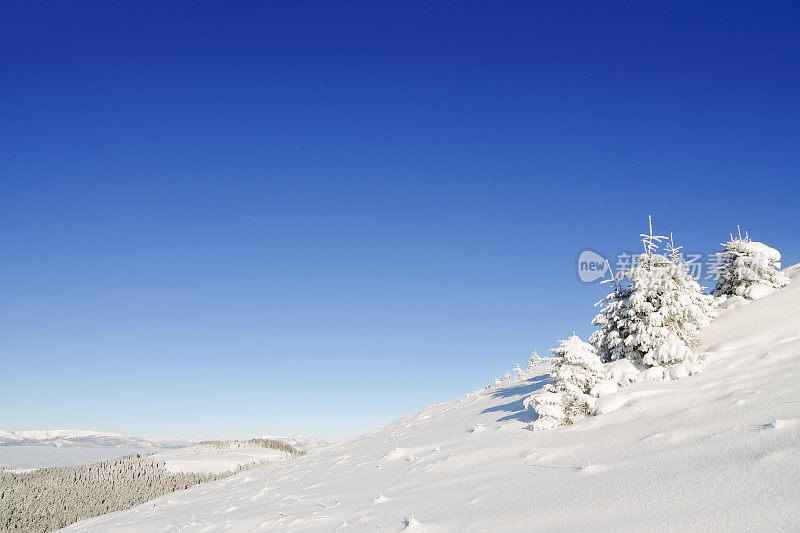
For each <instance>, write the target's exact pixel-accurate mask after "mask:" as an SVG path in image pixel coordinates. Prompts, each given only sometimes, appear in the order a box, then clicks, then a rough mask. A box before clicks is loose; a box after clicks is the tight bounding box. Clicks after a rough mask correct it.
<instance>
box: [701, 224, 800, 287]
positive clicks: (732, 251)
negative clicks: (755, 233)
mask: <svg viewBox="0 0 800 533" xmlns="http://www.w3.org/2000/svg"><path fill="white" fill-rule="evenodd" d="M722 246H723V250H722V252H719V253H718V254H717V255H718V256H720V258H721V262H720V266H719V267H718V268H717V271H716V273H717V275H718V280H717V286H716V287H715V288H714V290H713V291H712V293H711V294H713V295H714V296H718V297H719V296H734V295H736V296H742V297H743V298H747V299H748V300H756V299H758V298H761V297H763V296H766V295H767V294H769V293H771V292H773V291H775V290H776V289H781V288H783V287H785V286H786V285H788V284H789V282H790V281H791V280H790V278H789V277H788V276H785V275H783V274H781V272H780V268H781V254H780V252H778V250H776V249H775V248H771V247H769V246H767V245H766V244H764V243H760V242H756V241H751V240H750V236H749V235H748V234H747V233H746V232H745V236H744V237H742V233H741V230H739V235H738V237H734V236H733V235H731V240H730V241H728V242H726V243H723V244H722Z"/></svg>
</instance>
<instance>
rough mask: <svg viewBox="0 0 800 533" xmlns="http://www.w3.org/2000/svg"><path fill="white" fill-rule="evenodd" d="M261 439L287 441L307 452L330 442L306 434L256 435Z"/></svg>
mask: <svg viewBox="0 0 800 533" xmlns="http://www.w3.org/2000/svg"><path fill="white" fill-rule="evenodd" d="M256 438H259V439H268V440H278V441H281V442H285V443H286V444H289V445H291V446H294V447H295V448H297V449H298V450H303V451H305V452H309V451H311V450H316V449H318V448H322V447H323V446H327V445H328V444H330V442H328V441H325V440H322V439H318V438H316V437H308V436H306V435H294V436H292V437H281V436H278V435H261V436H260V437H256Z"/></svg>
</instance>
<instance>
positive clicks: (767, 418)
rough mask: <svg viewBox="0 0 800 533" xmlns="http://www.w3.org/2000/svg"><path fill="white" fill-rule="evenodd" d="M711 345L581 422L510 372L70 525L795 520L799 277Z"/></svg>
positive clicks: (695, 524)
mask: <svg viewBox="0 0 800 533" xmlns="http://www.w3.org/2000/svg"><path fill="white" fill-rule="evenodd" d="M792 276H793V277H797V270H796V269H794V271H793V272H792ZM700 338H701V341H702V342H701V344H700V346H699V347H698V348H697V352H698V353H705V354H706V355H707V359H706V363H705V365H704V368H703V372H702V373H698V374H693V375H691V376H687V377H684V378H682V379H679V380H675V381H669V382H658V381H656V382H651V381H639V382H635V383H632V384H630V385H629V386H627V387H624V388H622V389H621V390H620V391H619V392H616V393H613V394H610V395H607V396H603V397H602V398H600V399H599V400H598V402H599V403H603V404H604V405H603V406H602V409H600V412H601V413H603V414H601V415H599V416H595V417H591V418H587V419H584V420H581V421H580V422H578V423H576V424H574V425H572V426H566V427H559V428H556V429H554V430H552V431H546V432H534V431H528V430H527V429H525V428H526V427H527V426H528V425H529V423H530V422H531V417H532V416H535V415H534V414H533V413H532V412H531V411H526V410H525V409H524V408H523V401H524V399H525V398H526V397H527V396H529V395H530V394H531V393H533V392H534V391H536V390H538V389H540V388H541V387H542V386H543V385H544V384H545V383H546V382H547V379H548V376H547V375H545V374H542V375H539V376H533V377H529V378H527V379H518V380H515V379H513V378H512V379H508V380H505V381H503V382H502V385H501V386H499V387H491V388H487V389H484V390H480V391H477V392H473V393H471V394H468V395H466V396H464V397H463V398H461V399H458V400H455V401H451V402H447V403H443V404H438V405H433V406H431V407H428V408H426V409H423V410H422V411H420V412H418V413H416V414H414V415H411V416H409V417H406V418H404V419H402V420H398V421H396V422H392V423H391V424H387V425H385V426H382V427H380V428H378V429H377V430H375V431H373V432H371V433H369V434H366V435H362V436H359V437H355V438H352V439H348V440H345V441H341V442H338V443H335V444H332V445H330V446H327V447H325V448H321V449H319V450H317V451H315V452H312V453H309V454H308V455H306V456H304V457H300V458H296V459H291V460H289V461H284V462H281V463H277V464H273V465H268V466H266V467H264V468H260V469H257V470H253V471H250V472H246V473H243V474H239V475H236V476H233V477H230V478H228V479H225V480H221V481H216V482H212V483H207V484H203V485H200V486H197V487H193V488H190V489H188V490H186V491H181V492H179V493H174V494H170V495H167V496H163V497H161V498H158V499H156V500H154V501H152V502H149V503H148V504H146V505H143V506H139V507H137V508H135V509H131V510H128V511H125V512H121V513H114V514H112V515H108V516H102V517H97V518H93V519H90V520H86V521H83V522H80V523H78V524H75V525H73V526H71V527H70V528H68V530H69V531H74V532H77V531H80V532H106V531H109V530H112V531H121V532H130V531H135V532H153V531H163V532H171V531H203V532H211V531H227V532H230V531H238V532H258V531H273V530H279V531H331V530H334V529H336V528H339V527H345V528H346V529H345V530H346V531H374V530H376V528H377V527H378V526H380V527H381V528H383V530H388V531H399V530H403V529H419V530H421V531H465V530H466V531H552V530H561V531H563V530H577V531H589V530H595V531H596V530H602V531H608V530H616V531H652V530H654V529H658V530H665V529H666V530H688V529H694V530H698V531H721V530H722V531H731V530H753V531H776V530H778V531H780V530H784V531H789V530H793V529H796V525H797V524H798V523H800V510H798V507H797V502H798V501H800V484H799V483H798V482H797V480H798V479H800V387H798V383H800V364H799V363H800V283H792V284H790V285H789V286H787V287H786V288H784V289H781V290H779V291H776V292H774V293H773V294H770V295H768V296H766V297H764V298H762V299H760V300H756V301H752V302H750V303H748V304H746V305H744V306H742V307H739V308H736V309H723V310H722V311H721V312H720V316H719V317H718V318H716V319H715V321H714V322H713V323H712V324H711V325H710V326H709V327H708V328H706V329H704V330H703V331H702V332H701V333H700ZM619 370H620V376H621V379H622V378H624V376H625V375H627V374H626V372H627V370H626V369H624V368H620V369H619Z"/></svg>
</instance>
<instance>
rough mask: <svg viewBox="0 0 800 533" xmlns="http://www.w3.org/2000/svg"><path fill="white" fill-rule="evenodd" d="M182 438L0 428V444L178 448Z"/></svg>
mask: <svg viewBox="0 0 800 533" xmlns="http://www.w3.org/2000/svg"><path fill="white" fill-rule="evenodd" d="M191 444H192V443H191V442H187V441H182V440H159V439H140V438H138V437H131V436H128V435H120V434H119V433H105V432H102V431H83V430H67V429H55V430H31V431H5V430H0V446H57V447H65V446H80V447H83V448H91V447H98V448H182V447H184V446H190V445H191Z"/></svg>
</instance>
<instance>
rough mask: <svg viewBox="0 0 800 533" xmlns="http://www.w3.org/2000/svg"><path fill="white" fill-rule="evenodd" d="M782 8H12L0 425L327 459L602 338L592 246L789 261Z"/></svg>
mask: <svg viewBox="0 0 800 533" xmlns="http://www.w3.org/2000/svg"><path fill="white" fill-rule="evenodd" d="M798 22H800V7H798V5H797V4H796V3H792V2H785V3H781V2H771V3H769V4H764V3H760V2H752V3H746V2H736V3H730V2H719V3H711V2H703V3H695V2H687V3H662V4H657V5H650V3H647V4H645V3H642V2H632V3H625V2H614V3H610V2H609V3H605V4H601V3H597V2H587V3H583V2H303V1H300V2H191V3H182V2H152V3H147V2H129V3H122V2H114V3H109V2H92V3H89V2H70V3H63V2H46V3H39V2H36V3H27V2H15V3H5V4H4V5H3V7H2V8H0V44H2V50H1V51H0V60H1V61H2V65H3V68H2V71H0V101H2V106H0V109H2V112H1V113H2V115H1V119H2V125H3V126H2V128H0V186H1V188H0V218H1V219H2V222H3V231H2V232H0V250H2V252H0V254H1V255H0V258H1V259H2V260H0V283H2V289H3V290H2V301H3V305H2V307H0V365H1V366H0V379H1V380H2V386H1V387H0V405H1V406H2V407H1V408H0V428H5V429H12V430H13V429H32V428H41V429H44V428H48V429H49V428H81V429H99V430H107V431H118V432H122V433H128V434H135V435H140V436H145V437H182V438H218V437H228V438H245V437H251V436H255V435H258V434H263V433H304V434H312V435H317V436H320V437H323V438H327V439H337V438H341V437H345V436H349V435H353V434H357V433H361V432H365V431H368V430H370V429H372V428H374V427H376V426H378V425H380V424H383V423H385V422H389V421H391V420H393V419H396V418H398V417H401V416H405V415H407V414H410V413H412V412H414V411H415V410H417V409H420V408H422V407H425V406H426V405H429V404H431V403H435V402H441V401H445V400H449V399H453V398H456V397H458V396H460V395H462V394H465V393H467V392H469V391H471V390H474V389H476V388H479V387H481V386H483V385H485V384H486V383H488V382H489V381H490V380H491V379H493V378H494V377H496V376H497V375H499V374H501V373H502V372H503V371H504V370H507V369H509V368H510V367H512V366H513V365H514V364H516V363H517V362H519V363H524V361H525V360H526V359H527V356H528V354H529V352H530V351H531V350H532V349H534V348H536V349H538V350H539V351H542V352H544V351H545V350H547V349H549V348H551V347H553V346H554V345H555V343H556V341H557V340H558V339H560V338H563V337H564V336H566V335H568V334H570V333H571V332H572V331H573V330H575V331H577V332H578V333H579V334H588V333H589V332H590V331H591V326H590V325H589V320H590V319H591V317H592V316H594V314H595V311H596V310H595V309H594V308H593V307H592V305H593V303H594V302H595V301H596V300H598V299H599V298H600V297H601V296H602V293H603V290H602V288H601V287H599V286H597V285H585V284H581V283H580V282H579V281H578V278H577V274H576V268H575V262H576V258H577V255H578V253H579V252H580V251H581V250H583V249H586V248H591V249H594V250H597V251H600V252H601V253H603V254H606V255H613V254H616V253H617V252H619V251H626V250H631V251H632V250H637V249H638V234H639V233H641V232H642V231H644V230H645V229H646V224H647V214H648V213H653V215H654V217H655V224H656V230H657V231H659V232H669V231H673V232H674V234H675V236H676V238H677V239H678V241H679V242H680V243H681V244H683V245H684V246H685V247H686V249H687V250H694V251H698V252H702V253H709V252H713V251H715V250H716V249H717V247H718V243H719V242H720V241H721V240H723V239H724V238H725V237H726V236H727V235H728V233H729V232H731V231H735V229H736V224H742V225H743V226H744V227H746V228H747V229H748V230H749V231H750V233H751V235H752V236H753V237H754V238H755V239H757V240H762V241H764V242H766V243H768V244H770V245H773V246H775V247H777V248H778V249H780V250H781V251H782V252H783V254H784V258H785V264H792V263H796V262H798V261H800V246H799V245H798V239H797V227H796V226H797V223H798V211H797V206H798V192H800V191H799V189H800V187H798V185H797V182H798V168H800V166H799V164H800V150H798V149H797V147H798V146H800V130H798V124H800V100H798V98H797V95H798V94H800V87H798V82H800V70H799V69H798V68H797V65H798V64H800V32H798V31H797V27H798Z"/></svg>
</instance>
